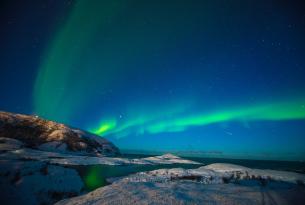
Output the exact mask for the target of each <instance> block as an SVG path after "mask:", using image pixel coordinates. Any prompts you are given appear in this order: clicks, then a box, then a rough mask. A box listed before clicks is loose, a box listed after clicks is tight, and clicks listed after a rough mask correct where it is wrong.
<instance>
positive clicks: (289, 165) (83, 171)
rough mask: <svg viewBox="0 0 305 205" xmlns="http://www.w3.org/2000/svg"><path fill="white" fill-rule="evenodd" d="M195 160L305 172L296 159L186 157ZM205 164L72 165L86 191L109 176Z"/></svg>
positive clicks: (204, 163) (95, 186) (138, 156)
mask: <svg viewBox="0 0 305 205" xmlns="http://www.w3.org/2000/svg"><path fill="white" fill-rule="evenodd" d="M148 156H151V155H138V154H137V155H132V154H128V155H123V157H125V158H143V157H148ZM184 158H187V159H190V160H193V161H197V162H201V163H203V165H209V164H212V163H230V164H237V165H242V166H246V167H249V168H257V169H273V170H281V171H292V172H298V173H303V174H305V162H294V161H270V160H245V159H221V158H198V157H184ZM203 165H193V164H171V165H123V166H110V165H90V166H72V167H73V168H74V169H76V170H77V171H78V173H79V174H80V176H81V177H82V179H83V181H84V183H85V190H84V191H92V190H94V189H96V188H99V187H102V186H105V185H107V184H109V183H108V182H107V180H106V179H107V178H111V177H122V176H126V175H129V174H132V173H136V172H142V171H150V170H155V169H162V168H178V167H180V168H186V169H190V168H198V167H200V166H203Z"/></svg>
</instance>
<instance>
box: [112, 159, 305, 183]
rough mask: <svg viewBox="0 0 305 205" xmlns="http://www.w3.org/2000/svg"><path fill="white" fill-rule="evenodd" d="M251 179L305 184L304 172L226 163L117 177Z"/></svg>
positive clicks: (205, 180) (133, 179)
mask: <svg viewBox="0 0 305 205" xmlns="http://www.w3.org/2000/svg"><path fill="white" fill-rule="evenodd" d="M250 179H252V180H256V181H258V182H260V183H267V182H268V181H270V180H275V181H281V182H288V183H294V184H305V175H304V174H299V173H294V172H287V171H277V170H264V169H250V168H247V167H243V166H239V165H234V164H224V163H215V164H210V165H207V166H202V167H199V168H197V169H183V168H173V169H158V170H153V171H148V172H139V173H136V174H132V175H129V176H127V177H122V178H117V180H118V181H124V182H169V181H180V180H189V181H195V182H199V183H203V184H222V183H229V182H237V181H240V180H250ZM112 181H113V180H112ZM118 181H117V182H118Z"/></svg>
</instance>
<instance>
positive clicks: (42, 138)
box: [0, 111, 119, 156]
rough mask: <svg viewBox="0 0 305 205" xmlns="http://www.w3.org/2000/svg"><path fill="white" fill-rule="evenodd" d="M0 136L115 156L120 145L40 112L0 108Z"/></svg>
mask: <svg viewBox="0 0 305 205" xmlns="http://www.w3.org/2000/svg"><path fill="white" fill-rule="evenodd" d="M0 137H2V138H13V139H16V140H19V141H21V142H23V144H24V146H25V147H29V148H34V149H39V150H45V151H52V152H73V153H77V154H86V155H88V154H89V155H93V156H116V155H118V154H119V149H118V148H117V147H115V146H114V145H113V144H112V143H111V142H109V141H108V140H106V139H105V138H102V137H100V136H97V135H94V134H91V133H88V132H85V131H82V130H78V129H73V128H70V127H68V126H66V125H64V124H60V123H56V122H53V121H49V120H45V119H42V118H39V117H37V116H31V115H21V114H13V113H9V112H1V111H0Z"/></svg>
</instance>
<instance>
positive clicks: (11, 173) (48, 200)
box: [0, 160, 83, 205]
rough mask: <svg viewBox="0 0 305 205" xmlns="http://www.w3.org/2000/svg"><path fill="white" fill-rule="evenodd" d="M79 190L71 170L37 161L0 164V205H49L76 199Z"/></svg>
mask: <svg viewBox="0 0 305 205" xmlns="http://www.w3.org/2000/svg"><path fill="white" fill-rule="evenodd" d="M82 187H83V182H82V180H81V178H80V176H79V175H78V173H77V172H76V171H75V170H73V169H68V168H64V167H60V166H55V165H49V164H47V163H45V162H41V161H20V160H0V190H1V192H0V196H1V197H0V198H1V204H30V205H35V204H52V203H54V202H56V201H58V200H60V199H63V198H67V197H72V196H77V195H79V194H80V193H81V189H82Z"/></svg>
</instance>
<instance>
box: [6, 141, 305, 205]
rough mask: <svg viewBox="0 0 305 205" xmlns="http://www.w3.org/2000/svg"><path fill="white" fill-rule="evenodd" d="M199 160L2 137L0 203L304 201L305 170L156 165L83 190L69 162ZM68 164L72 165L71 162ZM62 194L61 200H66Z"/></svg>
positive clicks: (105, 162)
mask: <svg viewBox="0 0 305 205" xmlns="http://www.w3.org/2000/svg"><path fill="white" fill-rule="evenodd" d="M179 163H183V164H188V163H189V164H198V165H199V163H197V162H194V161H190V160H186V159H182V158H180V157H177V156H174V155H171V154H166V155H162V156H156V157H147V158H140V159H125V158H119V157H102V156H90V155H79V154H71V153H62V152H49V151H45V150H39V149H31V148H28V147H25V146H24V144H23V142H21V141H19V140H16V139H11V138H0V191H1V193H0V197H1V204H54V203H56V204H57V205H64V204H65V205H66V204H67V205H68V204H133V205H134V204H304V202H305V187H304V183H305V175H303V174H298V173H294V172H285V171H275V170H261V169H250V168H247V167H242V166H238V165H233V164H220V163H217V164H210V165H207V166H201V167H199V168H197V169H182V168H173V169H158V170H153V171H148V172H139V173H135V174H131V175H128V176H125V177H120V178H110V179H107V181H108V182H110V183H111V184H110V185H107V186H104V187H101V188H98V189H96V190H94V191H92V192H89V193H86V192H85V191H84V182H83V180H82V178H81V177H80V176H79V174H78V172H77V171H76V170H74V169H73V168H68V167H65V166H66V165H82V166H85V165H95V164H102V165H111V166H119V165H133V164H141V165H160V164H177V167H179ZM69 167H70V166H69ZM62 199H63V200H62Z"/></svg>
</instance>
